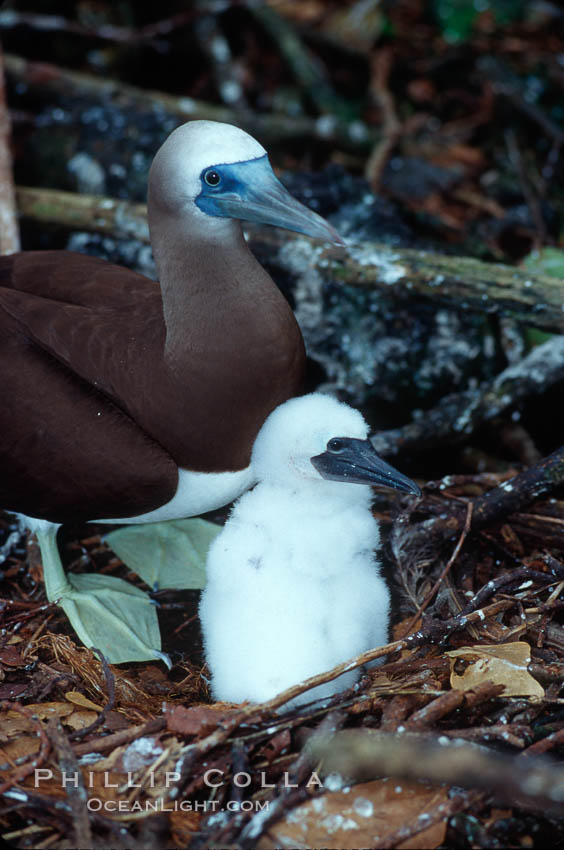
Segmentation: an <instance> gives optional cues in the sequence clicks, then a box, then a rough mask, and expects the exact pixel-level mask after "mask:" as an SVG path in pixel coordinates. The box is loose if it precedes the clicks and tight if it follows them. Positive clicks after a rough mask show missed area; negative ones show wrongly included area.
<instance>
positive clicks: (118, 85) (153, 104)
mask: <svg viewBox="0 0 564 850" xmlns="http://www.w3.org/2000/svg"><path fill="white" fill-rule="evenodd" d="M5 65H6V71H7V73H8V75H9V76H11V77H13V78H14V79H15V80H16V81H18V82H23V83H25V84H26V86H28V87H29V89H31V90H32V91H37V90H39V91H41V93H42V95H43V97H45V95H46V93H48V94H51V95H56V96H60V95H63V96H69V97H74V98H83V99H89V100H95V101H96V103H97V104H101V103H111V104H112V105H113V106H116V105H119V106H121V107H122V108H126V109H128V110H129V111H136V112H139V113H141V114H146V113H147V112H148V111H150V110H154V109H159V110H162V111H164V112H165V113H166V114H168V115H172V116H174V117H176V118H178V122H179V123H180V122H182V121H191V120H192V119H195V118H199V119H206V120H208V121H223V122H225V123H227V124H237V125H238V126H240V127H242V128H243V129H244V130H247V131H248V132H249V133H251V134H252V135H253V136H256V137H257V138H258V139H260V140H261V141H262V142H265V143H268V144H277V145H280V144H283V143H284V142H285V141H287V140H288V139H296V138H306V139H313V140H317V141H319V140H323V141H325V142H327V144H331V145H334V146H336V147H338V148H341V149H343V150H351V151H357V152H359V151H360V152H362V151H364V150H366V149H370V147H372V146H373V145H374V143H375V141H376V135H375V134H374V133H373V132H372V131H371V130H369V129H368V128H367V127H365V125H363V124H360V123H359V122H358V123H357V124H356V125H355V126H353V127H352V128H351V126H349V124H347V123H345V122H342V121H338V120H337V119H334V120H331V121H330V122H327V121H324V120H323V117H322V118H321V119H320V120H316V119H312V118H309V117H307V116H301V117H293V116H289V115H286V114H272V113H270V114H265V115H261V114H258V113H256V112H250V111H248V112H247V111H246V112H243V113H242V112H240V111H239V110H237V109H232V108H230V107H227V106H218V105H216V104H212V103H206V102H204V101H198V100H193V99H192V98H190V97H175V96H174V95H171V94H167V93H165V92H160V91H155V90H153V89H140V88H136V87H135V86H131V85H127V84H126V83H122V82H120V81H119V80H113V79H109V78H102V77H96V76H94V75H91V74H85V73H83V72H81V71H72V70H70V69H68V68H60V67H58V66H57V65H51V64H49V63H47V62H31V61H29V60H27V59H23V58H22V57H20V56H14V55H13V54H6V56H5Z"/></svg>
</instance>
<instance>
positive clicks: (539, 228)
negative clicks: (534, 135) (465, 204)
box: [505, 127, 546, 251]
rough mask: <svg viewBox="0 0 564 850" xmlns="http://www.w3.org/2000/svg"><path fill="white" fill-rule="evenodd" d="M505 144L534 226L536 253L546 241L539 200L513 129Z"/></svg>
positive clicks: (506, 135)
mask: <svg viewBox="0 0 564 850" xmlns="http://www.w3.org/2000/svg"><path fill="white" fill-rule="evenodd" d="M505 143H506V145H507V153H508V155H509V160H510V162H511V165H512V166H513V168H514V169H515V171H516V173H517V177H518V179H519V184H520V186H521V191H522V192H523V197H524V199H525V201H526V204H527V206H528V208H529V212H530V214H531V219H532V221H533V223H534V225H535V230H536V233H535V238H534V246H533V247H534V249H535V250H537V251H538V249H539V248H540V247H541V246H542V245H543V244H544V242H545V239H546V225H545V223H544V220H543V217H542V210H541V205H540V203H539V199H538V198H537V196H536V195H535V193H534V191H533V188H532V186H531V183H530V180H529V178H528V176H527V173H526V171H525V166H524V165H523V157H522V156H521V151H520V150H519V145H518V143H517V136H516V133H515V130H514V129H513V127H510V128H509V129H508V130H506V132H505Z"/></svg>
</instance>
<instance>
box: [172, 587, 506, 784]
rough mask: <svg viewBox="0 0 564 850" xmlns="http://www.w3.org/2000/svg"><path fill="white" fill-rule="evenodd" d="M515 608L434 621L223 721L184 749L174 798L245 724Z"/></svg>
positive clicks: (502, 602) (495, 606)
mask: <svg viewBox="0 0 564 850" xmlns="http://www.w3.org/2000/svg"><path fill="white" fill-rule="evenodd" d="M515 604H516V603H515V600H512V599H502V600H500V601H499V602H495V603H494V604H493V605H490V606H488V607H487V608H483V609H482V608H480V609H478V610H476V611H473V612H471V613H469V614H466V615H462V614H459V615H457V616H455V617H452V618H451V619H449V620H444V621H436V620H433V621H430V622H429V623H427V624H426V625H425V627H424V628H422V629H420V630H419V631H417V632H414V633H413V634H411V635H408V636H407V637H405V638H402V639H401V640H396V641H393V642H392V643H388V644H386V645H385V646H380V647H377V648H376V649H371V650H369V651H367V652H363V653H362V654H361V655H357V656H355V657H354V658H352V659H350V660H349V661H344V662H343V663H342V664H338V665H337V666H336V667H333V668H332V669H331V670H328V671H327V672H325V673H320V674H318V675H317V676H311V677H310V678H309V679H306V680H304V681H303V682H299V683H298V684H297V685H293V686H292V687H291V688H288V689H287V690H285V691H283V692H282V693H280V694H278V695H277V696H275V697H273V698H272V699H270V700H268V701H267V702H263V703H258V704H255V705H248V706H245V707H244V708H242V709H241V711H239V712H237V713H235V714H231V715H229V716H227V717H225V718H224V719H223V720H220V722H219V724H218V728H217V729H216V730H215V731H214V732H212V733H211V734H210V735H208V736H207V737H205V738H202V739H201V740H199V741H198V742H197V743H195V744H190V745H188V746H187V747H186V748H185V749H184V754H183V756H182V758H181V759H180V761H179V765H178V768H177V769H178V770H179V772H180V774H181V776H180V780H179V782H178V786H176V787H174V788H172V789H171V794H172V796H173V797H174V796H176V795H177V794H178V788H179V787H180V788H181V787H182V786H183V785H184V783H185V782H186V781H187V779H188V778H189V777H190V776H191V774H192V772H193V770H194V766H195V764H196V763H197V762H198V760H199V759H201V758H202V757H204V756H205V755H206V754H207V753H209V752H210V751H211V750H213V749H214V748H215V747H217V746H220V745H221V744H223V743H224V742H225V741H226V740H227V739H228V738H229V736H230V735H232V733H233V732H234V731H235V729H237V728H238V727H239V726H240V725H241V724H242V723H250V722H251V721H253V722H257V721H258V720H259V719H260V718H261V717H263V716H269V715H270V714H271V713H272V712H273V711H275V710H276V709H278V708H280V707H281V706H282V705H284V704H285V703H287V702H289V701H290V700H292V699H294V698H295V697H297V696H299V695H300V694H303V693H305V692H306V691H308V690H311V689H312V688H314V687H316V686H317V685H322V684H324V683H325V682H330V681H332V680H333V679H336V678H337V677H338V676H340V675H341V674H342V673H346V672H348V671H349V670H355V669H356V668H357V667H361V666H362V665H363V664H367V663H368V662H369V661H374V660H375V659H376V658H383V657H384V656H385V655H389V654H392V653H394V652H401V651H403V650H405V649H414V648H415V647H418V646H423V645H426V644H430V643H440V642H441V641H443V640H445V639H446V638H447V637H448V635H449V634H451V633H452V632H453V631H457V630H459V629H464V628H466V627H467V626H468V625H470V624H472V623H483V622H484V621H485V620H486V619H488V618H489V617H495V616H497V615H498V614H500V613H501V612H503V611H507V610H508V609H509V608H512V607H513V606H514V605H515Z"/></svg>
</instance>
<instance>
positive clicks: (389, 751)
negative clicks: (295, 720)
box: [310, 729, 564, 815]
mask: <svg viewBox="0 0 564 850" xmlns="http://www.w3.org/2000/svg"><path fill="white" fill-rule="evenodd" d="M310 746H311V750H312V753H313V755H314V756H316V757H317V758H320V759H323V772H324V774H325V775H327V774H328V773H338V774H340V775H341V776H343V777H345V778H347V779H352V780H355V781H357V782H367V781H370V780H372V779H375V778H376V777H378V776H398V777H405V778H406V779H417V780H424V781H426V782H431V783H434V784H441V785H442V784H445V785H456V786H459V787H461V788H476V789H482V790H484V791H486V792H487V793H488V794H489V793H492V794H495V796H496V797H499V798H500V799H503V800H507V801H509V802H511V803H515V802H516V800H519V801H520V802H521V803H524V804H526V805H530V806H533V807H534V808H536V809H540V810H542V811H548V812H551V813H553V814H560V815H561V814H562V811H563V806H564V767H562V766H561V765H559V764H554V762H552V761H550V760H548V759H541V758H538V757H537V758H535V757H531V758H530V759H526V760H523V759H522V758H520V757H519V756H507V755H501V754H498V753H493V752H489V751H487V750H486V749H485V748H483V747H478V746H476V745H473V744H466V743H464V744H463V743H461V741H448V742H447V740H445V739H444V738H440V737H437V738H434V739H430V738H429V736H428V735H423V736H422V735H418V734H416V733H404V734H403V735H399V736H398V735H395V734H394V735H391V734H389V733H385V732H374V731H373V730H370V732H368V731H364V730H359V729H348V730H345V731H341V732H338V733H337V734H336V735H334V736H332V737H330V738H328V739H326V740H325V741H320V740H319V739H318V740H317V741H312V743H311V745H310Z"/></svg>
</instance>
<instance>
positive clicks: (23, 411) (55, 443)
mask: <svg viewBox="0 0 564 850" xmlns="http://www.w3.org/2000/svg"><path fill="white" fill-rule="evenodd" d="M61 257H65V258H68V260H65V263H61V259H60V258H61ZM73 267H74V271H75V274H76V275H77V280H76V291H74V290H70V291H69V273H70V275H71V276H72V273H73ZM120 282H121V284H122V287H121V288H119V287H120ZM6 283H8V284H9V285H11V287H12V289H11V290H10V289H9V288H3V287H2V288H0V386H1V388H2V401H1V402H0V505H1V506H2V507H4V508H5V509H7V510H14V511H20V512H23V513H26V514H28V515H30V516H36V517H42V518H45V519H50V520H52V521H55V522H64V521H69V520H82V519H95V518H111V517H122V516H135V515H136V514H139V513H143V512H145V511H148V510H152V509H153V508H155V507H158V506H159V505H161V504H164V503H165V502H167V501H168V500H169V499H170V498H171V497H172V496H173V495H174V492H175V490H176V485H177V477H178V473H177V466H176V463H175V462H174V461H173V460H172V458H171V457H170V456H169V455H168V453H167V452H166V451H164V450H163V449H162V447H161V446H160V445H159V444H158V443H156V442H155V441H154V440H152V439H151V438H150V437H149V436H148V435H147V434H146V433H145V432H144V431H143V430H142V429H141V428H140V427H139V426H138V425H137V424H136V423H135V422H134V421H133V420H132V419H131V418H130V417H129V416H127V415H126V414H125V413H124V412H123V411H122V410H121V409H120V408H119V407H118V406H117V405H116V404H114V403H113V402H112V401H111V400H110V399H109V398H108V397H107V395H106V394H105V393H104V392H103V391H101V390H100V389H98V388H97V387H96V386H94V385H93V384H92V383H89V382H87V381H85V380H83V379H82V378H80V377H79V376H77V375H76V374H75V373H74V372H73V371H72V370H71V369H70V368H69V367H68V366H67V365H65V364H64V363H63V362H61V360H60V359H59V358H58V357H56V356H54V355H53V353H52V352H50V351H49V345H48V340H47V343H46V344H39V343H38V342H37V340H36V339H33V338H32V336H31V335H30V334H29V333H28V332H27V329H26V326H25V323H22V322H20V321H18V319H17V309H16V307H17V306H18V305H17V303H16V302H17V299H18V298H24V299H26V294H25V293H27V299H26V305H25V306H26V309H29V310H30V311H31V313H32V314H33V313H37V318H38V321H39V320H40V318H41V310H42V302H43V303H44V309H45V310H47V311H51V312H52V313H53V316H55V317H57V318H56V320H55V321H54V324H53V328H52V330H53V333H54V334H56V335H57V336H60V329H57V328H56V327H55V325H56V322H57V321H59V322H62V323H63V324H66V325H67V327H68V328H69V329H70V332H71V333H77V334H80V332H81V331H80V324H81V321H80V316H79V315H77V322H76V323H75V322H73V318H74V317H73V310H78V311H83V312H82V313H81V316H82V320H83V321H84V322H88V321H90V323H91V322H92V317H90V319H88V318H87V314H88V313H92V312H96V311H100V310H104V309H107V308H108V305H109V303H110V302H111V303H113V305H114V307H115V305H116V302H118V301H120V300H121V299H123V302H124V309H127V307H130V306H131V303H132V301H131V299H132V297H133V298H136V297H137V298H138V299H139V298H141V300H143V298H146V299H149V301H153V299H154V291H153V285H152V284H151V282H150V281H145V279H144V278H142V277H141V276H140V275H135V274H134V273H133V272H128V271H127V270H124V269H121V268H120V267H116V266H111V265H110V264H109V263H105V262H104V261H101V260H96V259H93V258H88V257H83V256H81V255H72V254H64V255H63V254H61V253H59V252H39V253H36V252H31V253H29V254H19V255H14V256H13V257H2V258H0V286H2V284H6ZM24 285H25V291H24V290H23V289H22V287H23V286H24ZM132 287H133V288H134V289H136V290H138V292H136V293H132V291H131V288H132ZM155 290H156V291H157V298H158V290H157V288H156V287H155ZM38 293H41V295H39V294H38ZM44 295H47V296H48V300H47V299H45V298H44V297H43V296H44ZM69 295H72V298H73V303H69ZM2 296H4V297H2ZM14 299H16V300H14ZM57 301H58V302H59V304H58V305H57V306H58V308H59V309H58V311H55V312H53V308H54V302H57ZM137 303H138V302H137ZM3 304H4V305H5V309H2V305H3ZM47 324H48V323H47ZM75 344H76V339H75Z"/></svg>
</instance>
